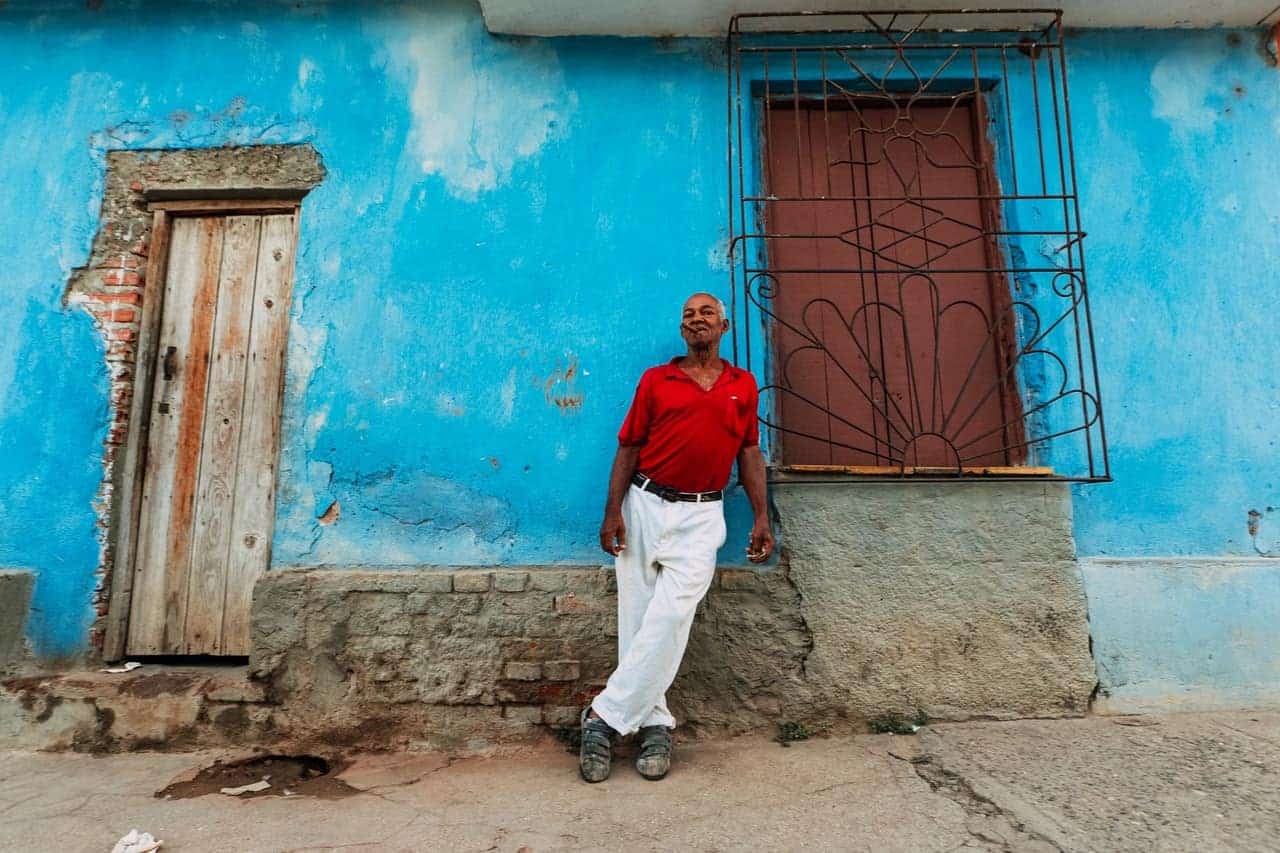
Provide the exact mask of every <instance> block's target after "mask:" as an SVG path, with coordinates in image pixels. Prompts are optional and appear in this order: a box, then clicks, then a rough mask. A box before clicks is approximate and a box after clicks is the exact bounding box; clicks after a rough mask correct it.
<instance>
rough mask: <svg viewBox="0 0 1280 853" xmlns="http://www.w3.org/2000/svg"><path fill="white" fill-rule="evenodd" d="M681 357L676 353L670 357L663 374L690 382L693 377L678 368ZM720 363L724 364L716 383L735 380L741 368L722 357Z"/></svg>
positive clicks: (668, 377) (740, 372) (669, 377)
mask: <svg viewBox="0 0 1280 853" xmlns="http://www.w3.org/2000/svg"><path fill="white" fill-rule="evenodd" d="M682 358H684V356H682V355H678V356H676V357H675V358H673V359H671V361H669V362H667V370H666V373H665V374H664V375H665V377H666V378H667V379H684V380H687V381H689V382H692V381H693V379H692V378H691V377H690V376H689V374H687V373H685V372H684V371H683V370H681V369H680V359H682ZM720 363H721V364H723V365H724V372H723V373H722V374H721V375H720V378H719V379H717V380H716V383H717V384H719V383H720V382H721V381H723V380H736V379H737V378H738V377H739V376H740V375H741V374H742V369H741V368H739V367H734V366H733V365H732V364H730V363H729V362H728V361H727V360H725V359H723V358H722V359H720Z"/></svg>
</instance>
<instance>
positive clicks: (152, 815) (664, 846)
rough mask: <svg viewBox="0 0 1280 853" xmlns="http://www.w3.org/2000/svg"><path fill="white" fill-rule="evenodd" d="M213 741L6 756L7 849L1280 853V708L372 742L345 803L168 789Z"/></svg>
mask: <svg viewBox="0 0 1280 853" xmlns="http://www.w3.org/2000/svg"><path fill="white" fill-rule="evenodd" d="M215 757H217V756H216V754H214V753H185V754H161V753H135V754H127V755H110V756H104V757H93V756H86V755H75V754H50V753H23V752H8V753H0V849H3V850H15V851H26V850H32V851H35V850H66V851H81V850H83V851H102V853H105V851H108V850H110V849H111V845H112V844H113V843H114V842H115V841H116V839H118V838H119V837H120V836H121V835H123V834H124V833H125V832H127V831H128V830H129V829H130V828H131V827H137V828H139V829H142V830H146V831H149V832H151V833H153V834H154V835H155V836H156V837H158V838H163V839H164V840H165V847H164V850H166V851H206V850H207V851H216V850H234V851H302V850H328V849H334V848H339V847H341V848H342V849H346V850H378V851H398V850H464V851H469V850H474V851H512V853H515V851H546V850H587V849H609V850H628V851H629V850H637V851H638V850H668V849H691V850H745V849H752V850H866V851H877V853H879V851H958V850H967V851H990V850H1015V851H1051V850H1073V851H1074V850H1080V851H1085V850H1088V851H1095V850H1117V851H1127V850H1134V851H1139V850H1140V851H1143V853H1150V852H1151V851H1164V850H1168V851H1175V850H1178V851H1181V850H1195V851H1213V850H1233V851H1237V850H1258V851H1262V850H1275V849H1277V846H1280V845H1278V843H1277V839H1278V838H1280V775H1278V774H1277V769H1278V768H1280V713H1275V712H1272V713H1232V714H1215V715H1182V716H1165V717H1141V718H1116V717H1093V718H1087V719H1077V720H1054V721H1018V722H1007V723H965V724H952V725H946V726H938V727H929V728H927V729H924V730H922V731H921V733H920V734H918V735H915V736H895V735H865V736H857V737H839V738H831V739H817V740H811V741H805V742H801V743H796V744H794V745H793V746H792V747H791V748H789V749H783V748H781V747H780V746H779V745H778V744H776V743H773V742H771V741H768V740H765V739H763V738H739V739H734V740H724V741H710V742H702V743H697V744H691V745H688V746H685V747H683V748H682V750H681V752H680V754H679V756H678V763H677V766H676V769H675V770H674V771H673V773H672V775H671V777H670V778H668V779H667V780H666V781H664V782H661V783H652V782H646V781H644V780H643V779H641V778H640V777H639V776H637V775H636V774H635V772H634V770H632V769H631V767H630V766H629V763H626V762H622V761H619V762H618V763H616V764H615V769H614V775H613V777H612V778H611V779H610V780H609V781H608V782H606V783H604V784H602V785H596V786H588V785H586V784H583V783H581V782H579V781H578V780H577V778H576V772H575V761H574V758H573V756H571V755H569V754H567V753H566V752H564V750H563V747H559V746H558V745H552V744H547V745H545V746H543V747H540V748H533V749H529V750H526V751H524V752H522V753H520V754H517V755H508V756H505V757H492V758H469V759H461V760H455V761H452V762H450V761H448V760H447V759H445V758H444V757H441V756H410V757H406V756H394V755H390V756H388V755H382V756H377V755H375V756H357V757H356V758H355V760H354V764H353V765H352V766H351V767H349V768H348V769H347V770H345V771H344V773H343V776H342V778H344V779H345V780H346V781H348V782H349V783H350V784H351V785H353V786H355V787H357V788H360V789H364V790H361V791H360V792H358V793H355V794H353V795H350V796H345V797H340V798H336V799H335V798H317V797H310V796H292V797H287V798H286V797H263V798H258V799H251V800H237V799H233V798H231V797H227V796H224V795H221V794H211V795H207V796H202V797H197V798H194V799H172V800H165V799H157V798H156V797H155V796H154V794H155V792H156V791H158V790H160V789H161V788H163V787H165V786H166V785H167V784H168V783H169V782H170V781H171V780H173V779H174V778H175V777H177V776H179V775H180V774H181V773H183V772H184V771H189V770H190V769H192V768H194V767H198V766H203V765H206V764H208V763H210V762H212V760H213V759H214V758H215Z"/></svg>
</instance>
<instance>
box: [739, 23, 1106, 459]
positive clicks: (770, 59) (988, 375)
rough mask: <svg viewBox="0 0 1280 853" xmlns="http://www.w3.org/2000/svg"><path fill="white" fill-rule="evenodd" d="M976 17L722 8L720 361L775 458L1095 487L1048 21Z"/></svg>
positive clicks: (1079, 280)
mask: <svg viewBox="0 0 1280 853" xmlns="http://www.w3.org/2000/svg"><path fill="white" fill-rule="evenodd" d="M976 14H977V13H946V14H925V13H914V14H898V15H894V14H892V13H876V14H870V13H868V14H861V15H853V14H833V15H777V16H775V15H743V16H739V17H737V18H735V19H734V26H733V28H732V33H731V38H730V48H731V50H730V54H731V63H730V97H731V101H730V111H731V116H732V117H733V121H732V122H731V128H730V140H729V146H730V157H731V163H733V165H734V166H735V170H736V173H735V175H734V176H733V180H734V182H735V186H734V192H733V195H734V198H733V199H732V201H733V204H731V217H732V221H731V228H732V230H733V234H734V241H733V262H734V263H733V275H734V299H733V303H734V314H735V319H737V321H738V322H737V324H736V327H737V328H738V332H737V334H736V336H735V350H734V354H735V358H737V359H738V360H739V361H740V362H745V363H746V365H747V366H748V367H752V366H753V365H754V366H755V367H756V368H757V369H758V374H759V375H761V377H762V392H763V394H762V399H763V400H764V401H765V403H764V411H763V412H762V419H763V420H764V422H765V424H766V425H767V426H768V427H770V428H771V429H770V434H771V442H770V444H771V446H770V454H771V458H772V460H773V462H774V463H775V467H776V468H778V469H781V470H783V471H790V472H812V471H830V470H841V471H846V472H852V473H882V472H883V473H911V474H916V475H942V474H945V475H947V476H955V475H963V474H986V475H1003V476H1018V475H1022V476H1025V475H1027V474H1036V475H1040V476H1054V477H1060V478H1067V479H1106V478H1107V476H1108V475H1107V469H1106V451H1105V437H1104V435H1103V432H1102V417H1101V406H1100V402H1099V396H1098V393H1097V379H1096V369H1095V368H1094V362H1093V348H1092V338H1091V329H1090V326H1089V322H1088V302H1087V294H1086V289H1085V278H1084V259H1083V248H1082V243H1081V239H1082V237H1083V232H1081V231H1080V229H1079V225H1078V212H1077V208H1076V198H1075V177H1074V166H1073V165H1072V163H1071V153H1070V146H1071V140H1070V134H1069V130H1068V116H1067V101H1066V88H1065V80H1064V75H1063V65H1062V59H1063V55H1062V48H1061V38H1060V20H1059V19H1058V18H1057V17H1056V16H1053V15H1052V14H1050V17H1049V18H1048V20H1047V21H1045V20H1036V19H1035V18H1036V15H1034V14H1029V13H1001V14H1000V15H998V19H997V20H990V19H989V16H988V18H982V17H975V16H976ZM1037 14H1040V15H1041V16H1043V13H1037ZM957 19H963V20H957ZM788 23H790V24H795V23H800V24H803V25H804V26H803V27H793V28H791V29H785V27H786V26H788ZM845 28H847V29H845Z"/></svg>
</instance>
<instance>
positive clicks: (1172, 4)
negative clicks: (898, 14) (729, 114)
mask: <svg viewBox="0 0 1280 853" xmlns="http://www.w3.org/2000/svg"><path fill="white" fill-rule="evenodd" d="M975 6H979V7H987V8H992V9H997V8H1004V9H1017V8H1028V7H1043V8H1051V7H1057V6H1061V8H1062V10H1063V24H1064V25H1065V26H1067V27H1070V28H1075V29H1094V28H1098V29H1119V28H1146V29H1204V28H1215V27H1231V28H1240V27H1245V28H1249V27H1258V26H1266V25H1270V24H1272V23H1275V22H1276V21H1277V20H1280V5H1277V0H1219V2H1214V3H1206V2H1204V0H1122V2H1117V0H1060V2H1057V3H1054V2H1046V3H1035V2H1017V0H1014V2H1010V0H991V2H986V3H982V2H980V0H967V2H964V0H962V1H961V2H953V0H924V2H917V3H914V4H913V3H907V2H883V0H866V2H862V3H847V2H846V3H841V2H835V0H832V2H827V3H822V2H815V0H798V1H797V0H480V9H481V12H482V13H483V15H484V20H485V26H486V27H488V29H489V31H490V32H492V33H496V34H504V35H525V36H544V37H554V36H635V37H655V36H656V37H664V36H665V37H686V36H687V37H702V38H706V37H717V36H724V35H725V33H726V31H727V30H728V26H729V19H730V18H731V17H732V16H733V15H734V14H737V13H740V12H791V11H807V10H811V9H816V8H829V7H835V9H834V10H835V11H844V10H848V11H889V10H895V11H909V10H910V9H912V8H913V7H914V8H929V9H950V10H955V11H959V10H961V9H965V8H972V7H975Z"/></svg>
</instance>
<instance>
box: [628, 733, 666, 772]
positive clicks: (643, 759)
mask: <svg viewBox="0 0 1280 853" xmlns="http://www.w3.org/2000/svg"><path fill="white" fill-rule="evenodd" d="M670 769H671V729H669V728H667V727H666V726H645V727H644V728H642V729H640V754H639V755H637V756H636V770H637V771H638V772H639V773H640V775H641V776H643V777H644V778H646V779H651V780H653V781H657V780H658V779H661V778H662V777H663V776H666V775H667V771H669V770H670Z"/></svg>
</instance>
